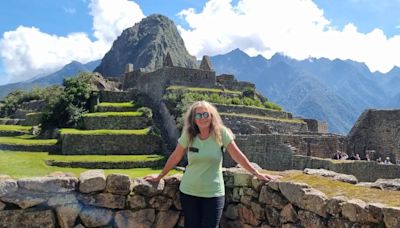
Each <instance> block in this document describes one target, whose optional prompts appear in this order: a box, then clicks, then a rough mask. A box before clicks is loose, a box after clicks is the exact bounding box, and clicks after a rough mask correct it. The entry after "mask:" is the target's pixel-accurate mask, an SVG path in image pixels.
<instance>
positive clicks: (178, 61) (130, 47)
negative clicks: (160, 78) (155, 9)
mask: <svg viewBox="0 0 400 228" xmlns="http://www.w3.org/2000/svg"><path fill="white" fill-rule="evenodd" d="M167 53H169V54H170V55H171V58H172V60H173V62H174V65H175V66H182V67H189V68H195V66H196V59H195V58H194V57H193V56H191V55H189V53H188V52H187V50H186V48H185V44H184V42H183V40H182V38H181V36H180V35H179V32H178V29H177V28H176V26H175V24H174V22H173V21H171V20H170V19H168V18H167V17H165V16H162V15H158V14H153V15H150V16H148V17H146V18H144V19H143V20H142V21H140V22H139V23H136V24H135V25H134V26H133V27H131V28H128V29H125V30H124V31H123V32H122V34H121V35H120V36H119V37H118V38H117V40H115V41H114V43H113V46H112V47H111V50H110V51H108V52H107V53H106V55H105V56H104V58H103V59H102V61H101V64H100V65H99V66H98V67H97V68H96V69H95V71H96V72H99V73H101V74H102V75H103V76H107V77H114V76H116V77H118V76H121V74H122V73H123V72H124V69H125V66H126V64H127V63H132V64H133V66H134V68H135V69H138V68H143V70H144V71H153V70H155V69H158V68H161V67H162V66H163V62H164V58H165V56H166V55H167Z"/></svg>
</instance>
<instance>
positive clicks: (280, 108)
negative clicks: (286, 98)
mask: <svg viewBox="0 0 400 228" xmlns="http://www.w3.org/2000/svg"><path fill="white" fill-rule="evenodd" d="M264 106H265V107H266V108H269V109H273V110H277V111H282V110H283V108H282V107H280V106H279V105H277V104H275V103H273V102H270V101H266V102H265V103H264Z"/></svg>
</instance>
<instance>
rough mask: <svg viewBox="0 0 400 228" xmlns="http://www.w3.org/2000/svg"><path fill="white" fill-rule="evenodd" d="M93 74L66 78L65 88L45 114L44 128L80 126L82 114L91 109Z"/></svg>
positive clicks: (81, 74)
mask: <svg viewBox="0 0 400 228" xmlns="http://www.w3.org/2000/svg"><path fill="white" fill-rule="evenodd" d="M92 76H93V74H92V73H80V74H78V75H77V76H75V77H71V78H68V79H64V82H63V86H64V90H63V91H62V93H61V94H59V96H58V97H57V98H55V99H54V100H53V102H51V103H50V105H49V107H48V109H47V111H46V112H45V113H44V115H43V121H42V125H43V127H44V128H53V127H58V128H62V127H79V125H80V121H81V117H82V114H83V113H85V112H88V109H89V98H90V93H91V88H90V79H91V77H92Z"/></svg>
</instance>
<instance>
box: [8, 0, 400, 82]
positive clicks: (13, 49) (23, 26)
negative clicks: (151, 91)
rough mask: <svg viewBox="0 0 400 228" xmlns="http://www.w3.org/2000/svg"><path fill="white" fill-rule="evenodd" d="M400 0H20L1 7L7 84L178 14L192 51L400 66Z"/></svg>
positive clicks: (85, 56) (86, 57)
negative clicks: (139, 25)
mask: <svg viewBox="0 0 400 228" xmlns="http://www.w3.org/2000/svg"><path fill="white" fill-rule="evenodd" d="M398 12H400V0H380V1H376V0H335V1H329V0H314V1H311V0H208V1H205V0H136V1H128V0H13V1H3V2H2V4H1V7H0V84H5V83H10V82H15V81H21V80H26V79H29V78H31V77H34V76H36V75H38V74H46V73H50V72H52V71H55V70H57V69H59V68H60V67H62V66H64V65H65V64H68V63H69V62H71V61H72V60H77V61H80V62H82V63H86V62H88V61H92V60H96V59H100V58H102V57H103V56H104V54H105V53H106V52H107V51H108V50H109V49H110V47H111V45H112V42H113V40H115V39H116V37H117V36H118V35H119V34H120V33H121V32H122V31H123V29H125V28H127V27H131V26H133V25H134V23H135V22H139V21H140V20H141V19H142V18H143V17H145V16H147V15H150V14H152V13H161V14H164V15H166V16H168V17H170V18H171V19H172V20H173V21H174V22H175V23H176V24H177V26H178V29H179V31H180V33H181V35H182V38H183V39H184V41H185V44H186V46H187V49H188V50H189V52H190V53H191V54H192V55H195V56H196V57H198V58H199V57H201V56H202V55H204V54H206V55H216V54H224V53H226V52H229V51H230V50H232V49H235V48H240V49H242V50H243V51H245V52H246V53H248V54H249V55H251V56H253V55H258V54H261V55H263V56H264V57H266V58H270V57H271V56H272V55H273V54H275V53H276V52H279V53H283V54H286V55H288V56H290V57H292V58H295V59H305V58H308V57H316V58H319V57H326V58H330V59H334V58H339V59H352V60H355V61H358V62H365V63H366V64H367V66H368V67H369V68H370V70H371V71H377V70H378V71H381V72H387V71H389V70H390V69H392V67H393V66H400V17H397V16H396V15H397V14H398Z"/></svg>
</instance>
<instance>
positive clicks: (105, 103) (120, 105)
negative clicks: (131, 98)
mask: <svg viewBox="0 0 400 228" xmlns="http://www.w3.org/2000/svg"><path fill="white" fill-rule="evenodd" d="M97 106H99V107H130V108H133V107H135V104H134V103H132V102H120V103H111V102H102V103H100V104H98V105H97Z"/></svg>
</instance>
